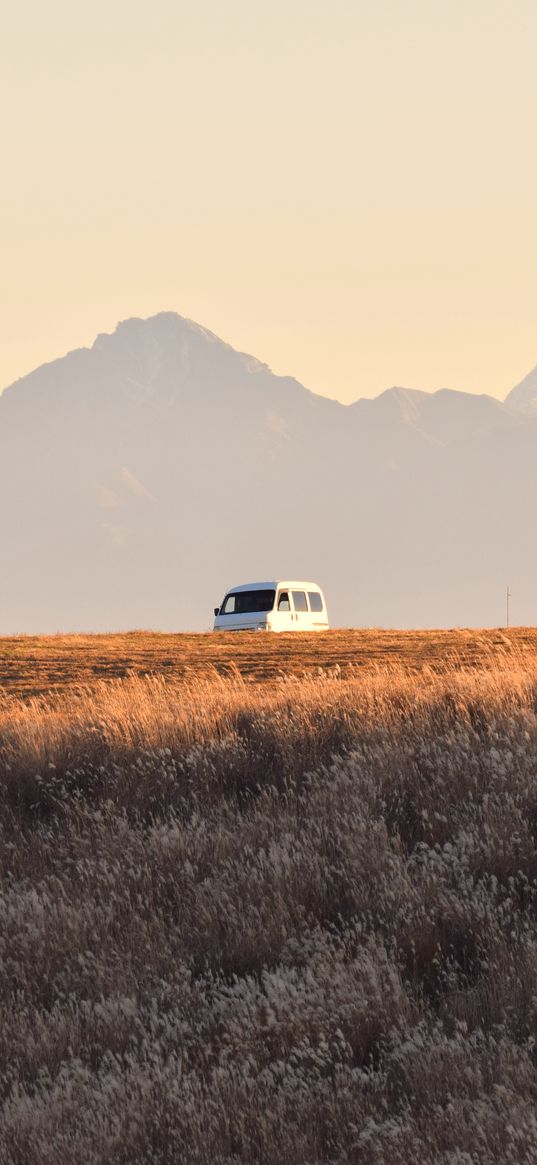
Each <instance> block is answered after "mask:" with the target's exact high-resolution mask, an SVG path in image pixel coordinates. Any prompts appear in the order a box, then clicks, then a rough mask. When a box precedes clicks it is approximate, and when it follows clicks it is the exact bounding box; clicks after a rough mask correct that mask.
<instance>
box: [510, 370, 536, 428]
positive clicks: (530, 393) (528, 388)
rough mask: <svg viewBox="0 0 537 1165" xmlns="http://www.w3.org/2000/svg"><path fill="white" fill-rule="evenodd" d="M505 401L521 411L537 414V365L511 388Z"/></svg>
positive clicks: (531, 414)
mask: <svg viewBox="0 0 537 1165" xmlns="http://www.w3.org/2000/svg"><path fill="white" fill-rule="evenodd" d="M505 403H506V404H507V405H509V406H510V407H511V408H514V409H517V410H518V411H520V412H523V413H528V414H529V415H530V416H537V366H536V367H535V368H534V369H533V370H532V371H531V372H529V373H528V375H527V376H525V377H524V380H521V381H520V384H517V385H516V387H515V388H513V389H511V392H510V393H509V395H508V396H507V397H506V401H505Z"/></svg>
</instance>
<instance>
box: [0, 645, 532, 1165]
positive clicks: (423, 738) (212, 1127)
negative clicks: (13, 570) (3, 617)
mask: <svg viewBox="0 0 537 1165" xmlns="http://www.w3.org/2000/svg"><path fill="white" fill-rule="evenodd" d="M0 658H1V660H2V663H1V667H2V669H3V670H2V677H3V684H4V689H5V695H4V698H3V699H0V1165H57V1163H58V1162H61V1163H62V1165H63V1163H64V1162H65V1165H138V1163H140V1162H144V1165H145V1163H146V1162H147V1163H148V1165H177V1163H178V1162H181V1163H183V1162H184V1163H185V1165H190V1163H192V1165H253V1163H255V1165H287V1163H288V1162H289V1163H291V1162H292V1163H293V1165H336V1163H337V1165H344V1163H347V1162H349V1163H350V1165H414V1163H416V1165H418V1163H419V1165H533V1162H535V1161H537V1120H536V1117H535V1113H536V1111H537V991H536V983H537V776H536V773H537V759H536V758H537V635H536V633H535V632H534V631H533V630H524V629H520V630H514V631H511V632H509V633H506V632H499V631H496V632H493V631H489V632H479V633H477V632H467V631H458V632H431V633H407V634H403V633H400V632H399V633H396V632H376V631H368V632H365V631H364V632H361V631H352V632H344V631H342V632H332V633H329V634H327V635H326V636H325V635H323V636H321V635H319V636H315V637H313V636H311V637H310V636H298V635H297V636H293V637H291V636H288V637H287V636H286V637H278V636H274V637H272V636H269V635H267V636H263V637H258V636H255V637H253V636H252V637H247V636H244V637H243V636H242V635H241V636H212V635H202V636H157V635H148V634H142V633H134V634H132V635H128V636H90V637H54V638H48V639H29V638H28V639H25V638H17V639H9V640H6V639H5V640H3V641H2V643H1V650H0ZM252 680H253V681H255V682H252Z"/></svg>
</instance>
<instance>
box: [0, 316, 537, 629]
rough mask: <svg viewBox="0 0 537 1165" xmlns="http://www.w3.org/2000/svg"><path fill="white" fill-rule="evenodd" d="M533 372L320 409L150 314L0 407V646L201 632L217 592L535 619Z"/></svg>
mask: <svg viewBox="0 0 537 1165" xmlns="http://www.w3.org/2000/svg"><path fill="white" fill-rule="evenodd" d="M536 486H537V369H534V371H533V372H532V373H530V374H529V376H528V377H526V379H525V380H524V381H522V383H521V384H520V385H518V386H517V387H516V388H515V389H513V391H512V392H511V393H509V395H508V396H507V398H506V400H505V402H503V403H502V402H500V401H498V400H496V399H495V398H493V397H490V396H486V395H483V396H477V395H473V394H469V393H461V392H453V391H450V390H448V389H440V390H439V391H437V392H434V393H426V392H422V391H418V390H412V389H404V388H392V389H388V390H386V391H385V392H384V393H382V394H381V395H380V396H378V397H376V398H375V399H373V400H369V399H361V400H357V401H356V402H355V403H354V404H351V405H342V404H340V403H339V402H338V401H335V400H330V399H328V398H327V397H324V396H319V395H316V394H315V393H312V392H310V391H309V390H308V389H307V388H305V387H304V386H303V385H301V384H300V383H299V382H298V381H297V380H295V379H293V378H291V377H282V376H276V375H274V374H273V373H272V372H271V371H270V369H269V368H268V366H267V365H266V364H263V363H261V362H260V361H258V360H256V359H255V358H254V357H252V356H249V355H247V354H245V353H241V352H237V351H235V349H233V348H232V347H230V345H228V344H226V343H224V342H223V341H222V340H220V339H219V338H218V337H217V336H215V335H214V334H213V333H212V332H209V331H207V330H206V329H205V328H202V327H200V326H199V325H197V324H195V323H193V322H192V321H190V320H187V319H183V318H182V317H181V316H178V315H176V314H175V313H173V312H163V313H160V314H159V315H157V316H153V317H151V318H150V319H148V320H140V319H130V320H126V321H124V322H123V323H121V324H119V325H118V327H117V328H116V330H115V332H114V333H112V334H110V335H108V334H103V335H99V336H98V337H97V339H96V340H95V343H94V344H93V346H92V347H91V348H82V349H77V350H75V351H73V352H70V353H69V354H68V355H67V356H64V357H62V358H60V359H58V360H55V361H53V362H51V363H49V364H45V365H43V366H41V367H40V368H37V369H36V370H35V371H34V372H32V373H30V374H29V375H28V376H25V377H23V378H21V379H20V380H18V381H16V382H15V383H14V384H12V385H11V386H10V387H9V388H7V389H5V390H4V392H3V393H2V394H1V395H0V521H1V529H2V539H1V551H0V554H1V562H0V565H1V566H2V573H1V578H2V582H1V583H0V631H3V632H16V631H25V632H38V631H55V630H78V629H84V630H99V629H102V630H107V629H115V628H117V629H121V628H128V627H133V626H145V627H154V628H173V627H177V628H178V629H188V628H192V629H203V628H206V627H208V626H209V625H210V612H211V610H212V607H213V606H214V604H215V603H216V602H217V601H218V600H219V598H220V597H221V595H222V593H223V591H224V589H225V588H226V587H227V586H229V585H230V584H233V583H234V582H240V581H248V579H253V578H255V577H260V578H261V577H265V576H266V577H272V576H274V575H278V574H282V575H285V576H288V577H289V576H294V577H301V576H303V577H313V578H318V580H319V581H320V582H321V583H322V584H323V585H324V588H325V590H326V592H327V594H328V596H329V599H330V606H331V616H332V621H333V622H334V623H337V624H340V625H343V624H351V625H363V624H364V625H370V624H379V625H392V626H393V625H401V626H427V625H433V624H434V625H449V626H451V625H463V624H464V625H485V624H492V625H495V624H497V623H499V622H501V620H502V617H503V593H504V590H505V586H506V584H507V583H508V582H509V584H510V585H511V588H512V591H513V614H514V616H515V617H516V618H517V620H518V621H519V622H535V621H536V615H537V585H536V584H537V551H535V550H534V547H533V540H532V538H531V535H530V533H529V530H530V525H529V518H530V514H531V512H532V503H533V498H534V496H535V488H536Z"/></svg>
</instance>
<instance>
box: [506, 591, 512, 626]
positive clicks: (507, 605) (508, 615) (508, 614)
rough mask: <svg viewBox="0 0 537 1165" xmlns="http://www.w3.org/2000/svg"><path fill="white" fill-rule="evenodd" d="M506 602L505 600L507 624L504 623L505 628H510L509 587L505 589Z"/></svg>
mask: <svg viewBox="0 0 537 1165" xmlns="http://www.w3.org/2000/svg"><path fill="white" fill-rule="evenodd" d="M506 600H507V602H506V607H507V611H506V614H507V622H506V626H507V627H510V626H511V588H510V587H507V594H506Z"/></svg>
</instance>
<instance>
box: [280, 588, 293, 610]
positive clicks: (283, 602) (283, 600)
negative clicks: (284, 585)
mask: <svg viewBox="0 0 537 1165" xmlns="http://www.w3.org/2000/svg"><path fill="white" fill-rule="evenodd" d="M278 610H279V611H290V610H291V604H290V602H289V595H288V593H287V591H282V593H281V595H280V597H279V599H278Z"/></svg>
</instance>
